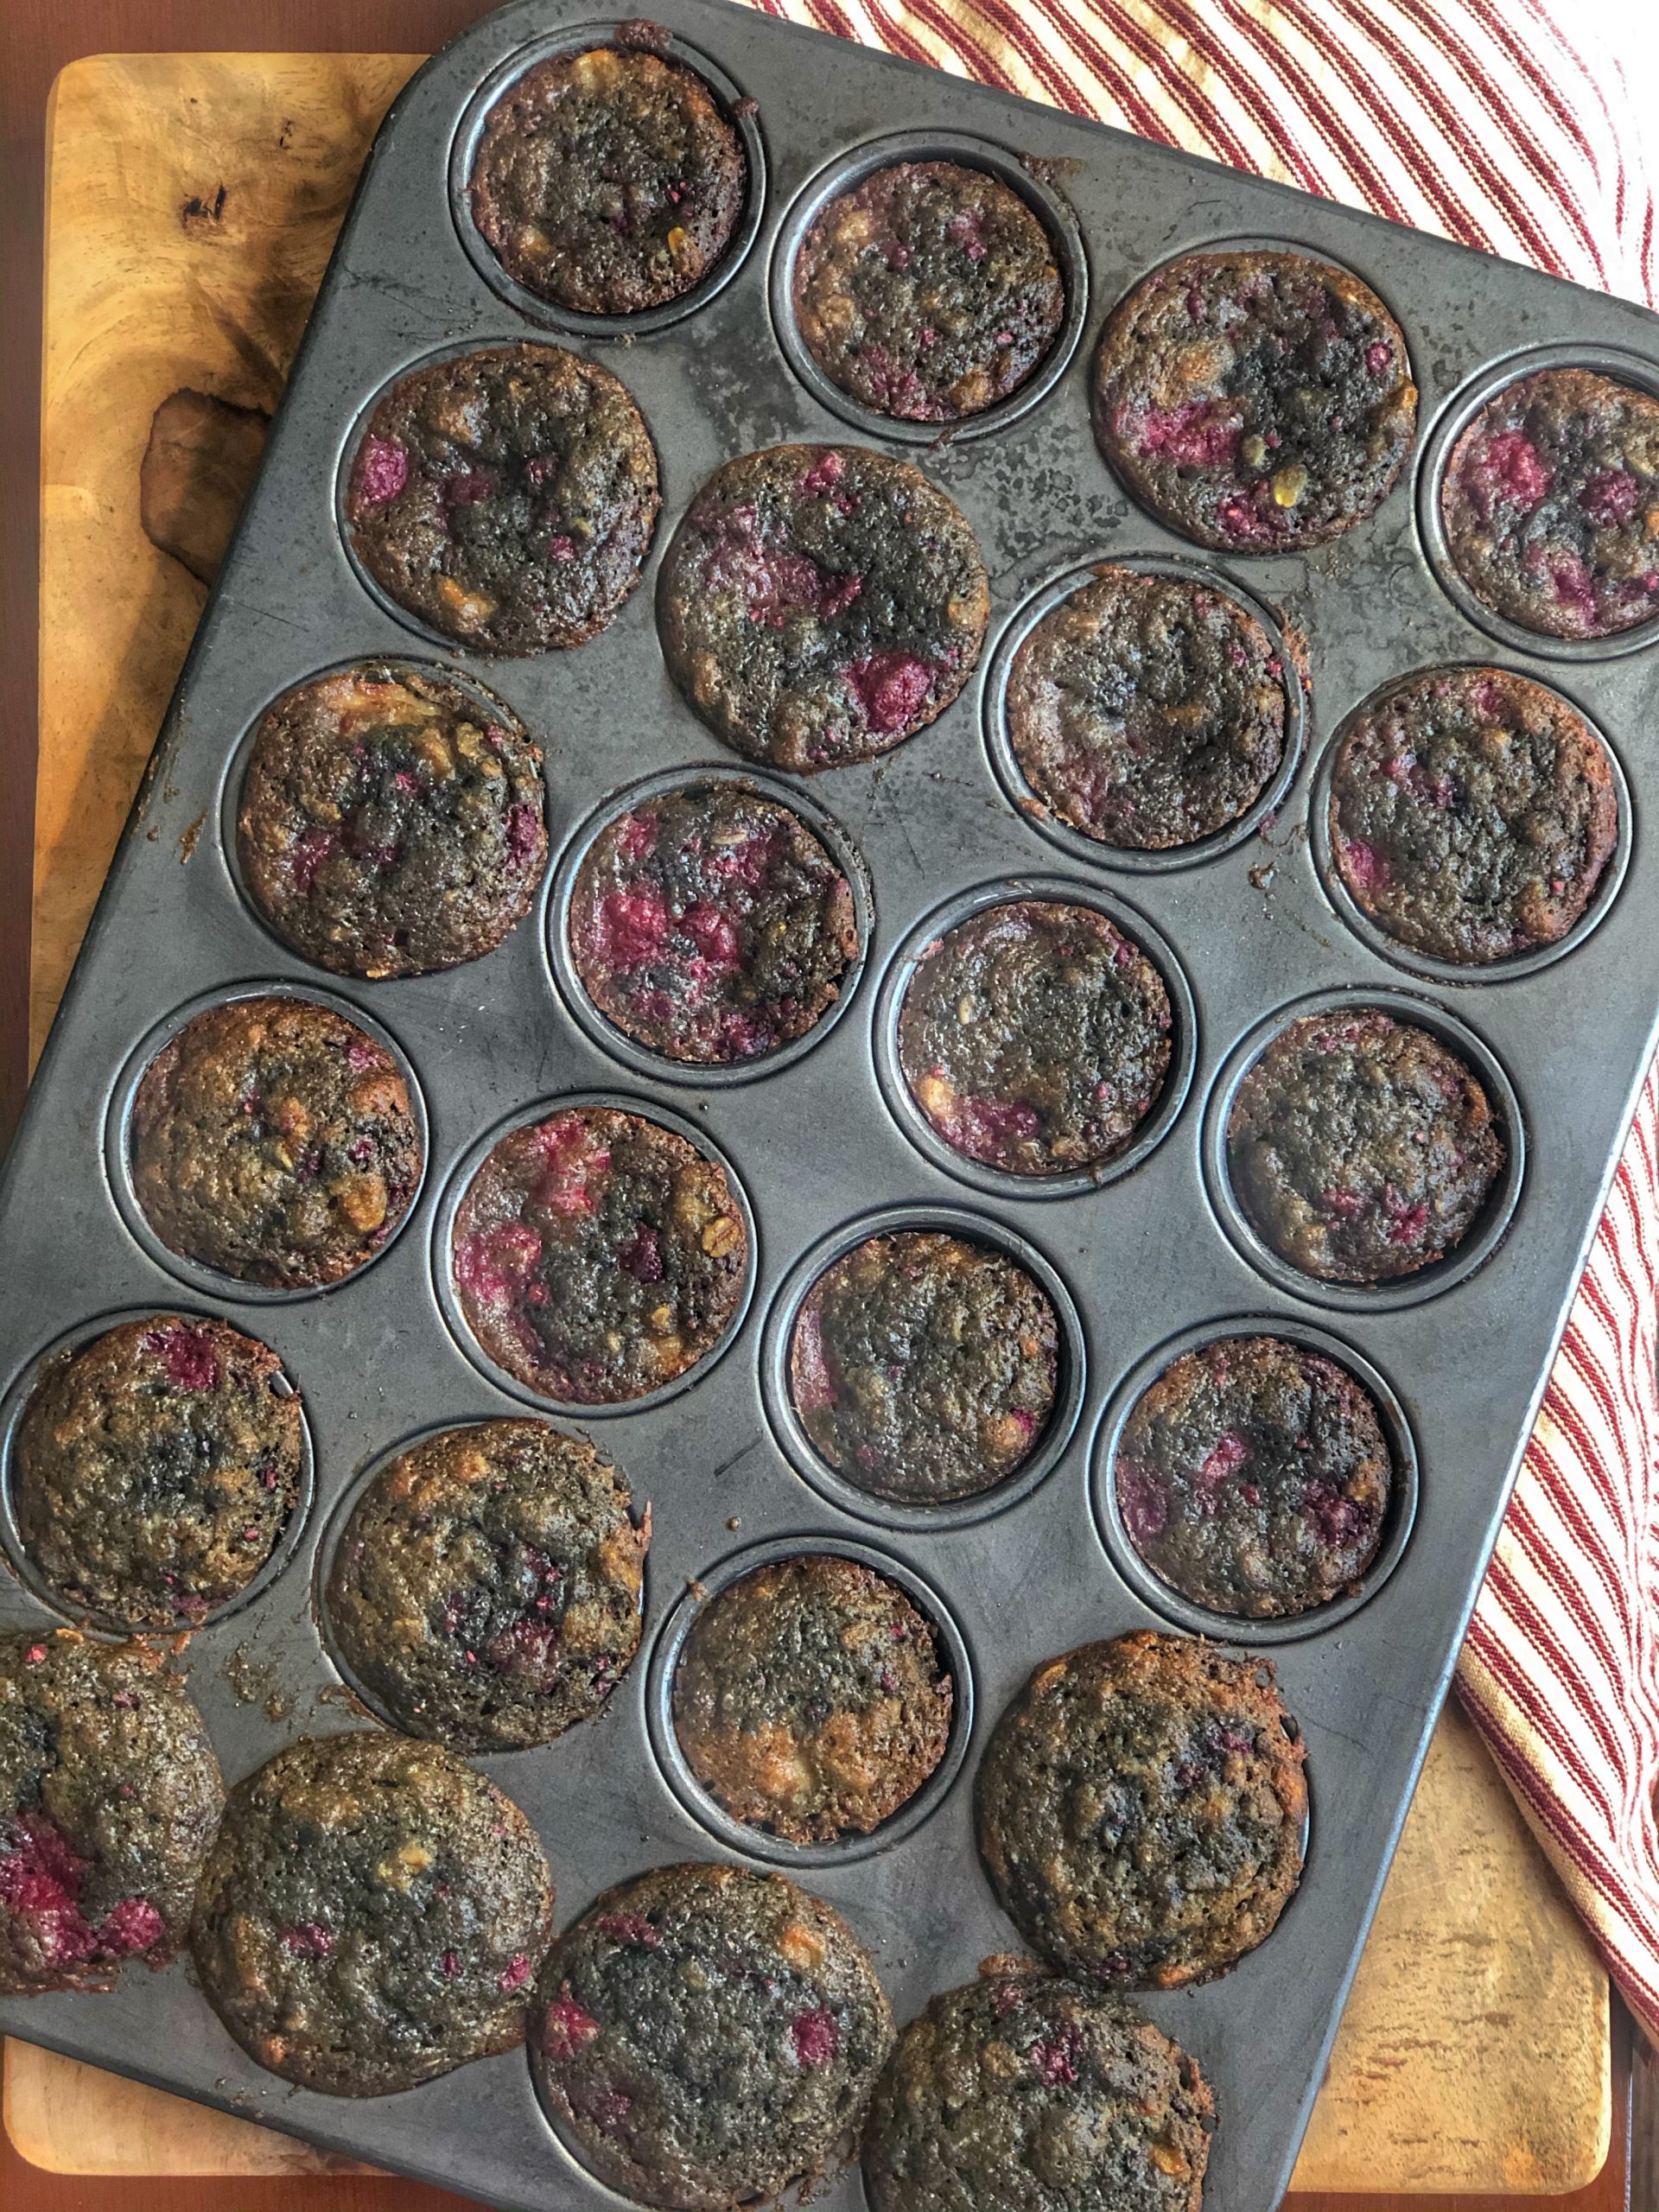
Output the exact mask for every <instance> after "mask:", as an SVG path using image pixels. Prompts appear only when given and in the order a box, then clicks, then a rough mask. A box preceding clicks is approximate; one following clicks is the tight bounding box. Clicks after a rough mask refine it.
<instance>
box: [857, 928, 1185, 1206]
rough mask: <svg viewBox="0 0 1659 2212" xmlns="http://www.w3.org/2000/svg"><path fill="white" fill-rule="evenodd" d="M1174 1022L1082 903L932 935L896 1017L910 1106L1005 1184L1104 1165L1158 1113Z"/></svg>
mask: <svg viewBox="0 0 1659 2212" xmlns="http://www.w3.org/2000/svg"><path fill="white" fill-rule="evenodd" d="M1172 1027H1173V1015H1172V1014H1171V1012H1170V1004H1169V994H1168V992H1167V991H1166V989H1165V988H1164V982H1163V978H1162V977H1161V976H1160V975H1159V973H1158V970H1157V969H1155V968H1154V966H1153V964H1152V963H1151V961H1150V960H1148V959H1147V956H1146V954H1145V953H1144V952H1142V951H1141V948H1140V946H1139V945H1137V944H1132V943H1131V942H1130V940H1129V939H1128V938H1126V937H1125V936H1124V935H1123V934H1122V931H1120V930H1119V929H1118V928H1117V927H1116V925H1114V924H1113V923H1112V922H1111V921H1110V920H1109V918H1107V916H1106V915H1104V914H1103V913H1100V912H1097V911H1096V909H1095V908H1094V907H1092V906H1076V905H1071V904H1067V903H1061V902H1058V901H1055V900H1046V899H1009V900H1007V902H1006V903H1005V904H1003V905H1001V906H988V907H986V908H985V909H984V910H983V911H982V912H979V913H977V914H973V915H970V916H969V918H968V919H967V920H966V921H964V922H958V923H957V925H956V926H955V927H954V928H952V929H950V930H947V931H946V932H945V934H944V936H943V937H941V938H936V939H935V940H934V942H933V943H932V944H930V945H929V946H928V947H927V949H926V950H925V952H924V953H923V954H922V957H921V958H920V959H919V960H918V962H917V963H916V972H915V974H914V975H913V976H912V978H911V981H910V983H909V986H908V988H906V992H905V999H904V1004H903V1007H901V1008H900V1011H899V1067H900V1069H901V1071H902V1072H903V1075H904V1078H905V1081H906V1084H907V1085H908V1086H909V1089H910V1092H911V1095H912V1097H913V1098H914V1099H915V1101H916V1103H917V1105H918V1107H919V1108H920V1109H921V1110H922V1112H923V1114H924V1115H925V1116H926V1117H927V1120H928V1122H930V1123H931V1126H932V1127H933V1128H935V1129H936V1130H937V1131H938V1134H939V1135H940V1136H941V1137H943V1138H944V1141H945V1143H946V1144H948V1145H949V1146H950V1148H951V1149H952V1151H954V1152H959V1153H961V1154H963V1156H964V1157H965V1158H967V1159H969V1160H978V1161H980V1162H982V1164H983V1165H984V1166H988V1167H997V1168H1000V1169H1001V1171H1002V1172H1003V1173H1005V1174H1009V1175H1066V1174H1076V1173H1078V1172H1079V1171H1080V1170H1092V1169H1097V1168H1103V1167H1104V1166H1107V1165H1108V1164H1109V1162H1110V1161H1111V1160H1115V1159H1116V1157H1117V1155H1118V1154H1120V1153H1121V1152H1122V1151H1124V1150H1125V1149H1126V1148H1127V1147H1128V1145H1129V1144H1130V1142H1131V1141H1133V1139H1134V1136H1135V1131H1136V1129H1137V1128H1139V1127H1140V1126H1141V1122H1144V1121H1145V1120H1146V1118H1147V1115H1148V1114H1150V1113H1151V1112H1152V1110H1153V1109H1154V1106H1155V1105H1156V1104H1157V1103H1158V1098H1159V1096H1160V1093H1161V1091H1162V1090H1163V1086H1164V1078H1165V1077H1166V1074H1167V1073H1168V1070H1169V1062H1170V1032H1171V1029H1172Z"/></svg>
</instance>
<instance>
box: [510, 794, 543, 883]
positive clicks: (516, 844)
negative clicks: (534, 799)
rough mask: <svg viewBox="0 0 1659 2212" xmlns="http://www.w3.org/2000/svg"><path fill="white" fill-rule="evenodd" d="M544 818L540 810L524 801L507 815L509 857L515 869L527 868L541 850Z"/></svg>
mask: <svg viewBox="0 0 1659 2212" xmlns="http://www.w3.org/2000/svg"><path fill="white" fill-rule="evenodd" d="M541 842H542V817H541V813H540V810H539V809H537V808H536V807H533V806H530V805H527V804H525V803H524V801H523V800H520V801H519V803H518V804H517V805H516V806H514V807H512V809H511V810H509V812H508V815H507V857H508V859H509V860H511V861H512V864H513V866H514V867H515V868H524V867H525V866H526V865H527V864H528V863H529V861H531V860H532V859H533V858H534V857H535V855H536V854H537V851H538V850H539V849H540V847H541Z"/></svg>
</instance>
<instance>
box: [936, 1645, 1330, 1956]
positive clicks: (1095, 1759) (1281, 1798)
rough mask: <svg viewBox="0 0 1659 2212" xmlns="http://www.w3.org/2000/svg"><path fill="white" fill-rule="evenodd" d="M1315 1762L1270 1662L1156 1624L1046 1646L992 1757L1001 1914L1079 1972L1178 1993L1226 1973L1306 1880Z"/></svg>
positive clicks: (983, 1827)
mask: <svg viewBox="0 0 1659 2212" xmlns="http://www.w3.org/2000/svg"><path fill="white" fill-rule="evenodd" d="M1302 1759H1303V1751H1302V1745H1301V1740H1300V1736H1298V1735H1297V1734H1296V1733H1295V1732H1294V1724H1293V1723H1292V1722H1291V1720H1290V1719H1289V1716H1288V1715H1287V1713H1286V1711H1285V1708H1284V1706H1283V1704H1282V1703H1281V1700H1280V1697H1279V1694H1278V1692H1277V1690H1275V1689H1274V1688H1273V1669H1272V1668H1271V1667H1270V1666H1268V1664H1266V1663H1265V1662H1255V1663H1252V1662H1247V1661H1243V1660H1237V1659H1229V1658H1226V1657H1224V1656H1223V1655H1222V1654H1221V1653H1220V1652H1219V1651H1217V1650H1215V1649H1212V1648H1211V1646H1210V1645H1209V1644H1207V1643H1199V1642H1198V1641H1197V1640H1196V1639H1194V1638H1192V1637H1173V1636H1155V1635H1153V1634H1152V1633H1150V1632H1149V1631H1147V1630H1141V1631H1139V1632H1137V1633H1136V1634H1135V1635H1133V1636H1123V1637H1118V1639H1117V1640H1116V1643H1090V1644H1084V1646H1083V1647H1082V1648H1081V1649H1078V1650H1076V1651H1071V1652H1067V1653H1066V1654H1065V1656H1063V1657H1061V1658H1058V1659H1052V1660H1050V1661H1049V1662H1047V1663H1046V1665H1044V1666H1041V1667H1039V1669H1037V1671H1036V1673H1035V1674H1034V1675H1033V1676H1032V1678H1031V1680H1030V1681H1029V1682H1028V1683H1027V1686H1026V1688H1025V1689H1024V1690H1023V1691H1022V1692H1021V1694H1020V1696H1019V1697H1018V1698H1016V1699H1015V1700H1014V1703H1013V1704H1012V1705H1011V1706H1010V1707H1008V1709H1007V1712H1006V1713H1004V1714H1003V1716H1002V1719H1001V1720H1000V1721H999V1722H998V1724H997V1728H996V1733H995V1735H994V1736H993V1737H992V1738H991V1742H990V1745H989V1747H988V1750H987V1751H986V1753H985V1758H984V1761H983V1763H982V1765H981V1768H980V1771H979V1789H978V1815H979V1839H980V1848H981V1850H982V1852H983V1853H984V1855H985V1862H986V1865H987V1866H988V1867H989V1869H990V1872H991V1878H992V1879H993V1881H994V1882H995V1885H996V1892H997V1895H998V1897H1000V1898H1001V1903H1002V1906H1003V1910H1005V1911H1006V1912H1007V1915H1008V1916H1009V1917H1010V1919H1012V1920H1013V1921H1014V1923H1015V1925H1016V1926H1017V1927H1018V1928H1019V1929H1020V1933H1021V1934H1022V1935H1023V1936H1025V1937H1026V1938H1027V1941H1028V1942H1032V1943H1034V1944H1035V1945H1036V1946H1037V1948H1039V1950H1040V1951H1041V1952H1042V1953H1043V1954H1044V1955H1045V1956H1046V1958H1048V1959H1051V1960H1052V1961H1053V1963H1054V1964H1055V1965H1056V1966H1057V1967H1059V1968H1060V1969H1061V1970H1062V1971H1063V1972H1065V1973H1067V1974H1076V1975H1077V1976H1078V1977H1079V1979H1082V1980H1096V1981H1101V1982H1106V1983H1110V1984H1116V1985H1117V1986H1122V1987H1125V1988H1135V1989H1171V1988H1175V1987H1177V1986H1179V1985H1180V1984H1182V1983H1184V1982H1191V1981H1208V1980H1213V1979H1214V1978H1215V1976H1216V1975H1217V1974H1225V1973H1226V1972H1227V1970H1228V1968H1229V1967H1232V1966H1235V1965H1236V1963H1237V1961H1239V1960H1240V1959H1241V1958H1242V1957H1243V1955H1244V1954H1245V1952H1247V1951H1249V1950H1253V1949H1254V1948H1255V1946H1256V1945H1257V1944H1258V1943H1260V1942H1262V1940H1263V1939H1264V1938H1265V1937H1266V1936H1269V1935H1271V1933H1272V1932H1273V1929H1274V1925H1275V1924H1276V1923H1277V1921H1278V1918H1279V1916H1280V1914H1281V1912H1282V1911H1283V1910H1284V1908H1285V1905H1286V1904H1287V1902H1288V1900H1289V1898H1290V1897H1291V1895H1292V1894H1293V1892H1294V1890H1295V1888H1296V1885H1297V1883H1298V1881H1299V1880H1300V1877H1301V1871H1302V1827H1303V1822H1304V1820H1305V1818H1306V1812H1307V1785H1306V1782H1305V1781H1304V1780H1303V1777H1302Z"/></svg>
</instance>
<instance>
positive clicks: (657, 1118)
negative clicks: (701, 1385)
mask: <svg viewBox="0 0 1659 2212" xmlns="http://www.w3.org/2000/svg"><path fill="white" fill-rule="evenodd" d="M594 1109H605V1110H608V1111H612V1112H615V1113H619V1114H626V1115H628V1116H631V1117H632V1118H633V1119H635V1120H637V1121H642V1122H654V1123H656V1124H657V1126H658V1127H659V1128H664V1129H666V1130H668V1131H669V1132H670V1133H671V1135H675V1136H677V1137H683V1139H684V1140H685V1141H686V1143H688V1144H689V1145H690V1146H691V1147H692V1148H693V1150H694V1151H696V1153H698V1154H700V1155H701V1156H702V1158H703V1159H704V1160H709V1161H710V1162H712V1164H713V1165H714V1166H716V1167H717V1168H719V1170H720V1171H721V1174H722V1175H723V1176H724V1177H725V1179H726V1186H727V1188H728V1191H729V1192H731V1194H732V1201H733V1204H734V1205H735V1207H736V1208H737V1212H738V1217H739V1219H740V1220H741V1222H742V1224H743V1233H744V1236H745V1238H746V1240H747V1243H746V1247H745V1253H744V1262H743V1275H742V1280H741V1284H740V1286H739V1289H738V1294H737V1301H736V1303H735V1305H734V1306H733V1308H732V1311H731V1313H730V1315H729V1317H728V1319H727V1322H726V1325H725V1327H724V1328H723V1329H722V1330H721V1332H720V1334H719V1336H718V1337H717V1338H715V1341H714V1343H713V1344H710V1345H709V1349H708V1351H706V1352H704V1353H703V1354H702V1357H701V1358H698V1359H694V1360H693V1361H692V1362H691V1363H690V1366H689V1367H687V1368H685V1369H683V1370H682V1371H681V1373H679V1374H678V1375H676V1376H673V1377H672V1379H671V1381H669V1382H667V1383H658V1386H657V1388H656V1389H654V1390H645V1391H642V1392H641V1393H640V1394H639V1396H638V1397H635V1398H616V1399H609V1400H604V1401H601V1402H589V1401H588V1400H584V1399H569V1398H550V1397H547V1396H545V1395H543V1394H542V1393H541V1392H539V1391H536V1390H532V1389H531V1387H530V1386H529V1384H528V1383H521V1382H520V1381H519V1380H518V1376H516V1375H513V1374H512V1373H510V1372H509V1371H508V1370H507V1369H506V1368H505V1367H499V1366H498V1365H497V1364H496V1363H495V1362H494V1361H493V1359H492V1358H491V1357H490V1356H489V1354H488V1353H487V1352H486V1351H485V1349H484V1347H483V1345H482V1344H480V1343H479V1341H478V1339H477V1338H476V1337H475V1336H474V1334H473V1332H472V1328H471V1325H469V1323H468V1322H467V1317H466V1314H465V1313H464V1312H463V1310H462V1308H461V1300H460V1298H459V1296H458V1295H457V1294H456V1290H455V1285H454V1271H453V1269H452V1268H451V1267H450V1264H449V1253H450V1240H451V1236H452V1234H453V1232H454V1220H455V1215H456V1214H457V1212H458V1211H460V1207H461V1200H462V1199H463V1198H465V1197H466V1195H467V1192H468V1190H470V1188H471V1187H472V1184H473V1181H474V1178H475V1177H476V1175H477V1174H478V1172H479V1170H480V1168H481V1167H482V1166H483V1165H484V1163H485V1161H486V1160H487V1159H488V1158H489V1156H490V1154H492V1153H493V1151H494V1149H495V1147H496V1146H497V1145H498V1144H499V1143H501V1142H502V1141H503V1140H504V1139H505V1138H506V1137H509V1136H511V1135H512V1134H513V1132H514V1131H515V1130H518V1129H522V1128H529V1127H530V1126H531V1124H532V1123H536V1122H545V1121H547V1120H550V1118H551V1116H553V1115H555V1114H565V1113H581V1112H584V1111H590V1110H594ZM759 1274H760V1238H759V1233H758V1231H757V1230H756V1227H755V1219H754V1209H753V1205H752V1204H751V1203H750V1199H749V1194H748V1192H747V1188H746V1187H745V1185H744V1183H743V1180H742V1178H741V1176H740V1175H739V1173H738V1172H737V1170H736V1168H735V1167H734V1166H733V1165H732V1161H731V1158H730V1155H729V1154H728V1153H727V1152H726V1150H725V1148H724V1147H723V1146H721V1145H720V1144H718V1143H717V1142H716V1141H715V1139H714V1138H713V1137H712V1136H711V1135H709V1132H708V1130H707V1129H704V1128H699V1127H698V1126H697V1124H696V1122H690V1121H688V1120H686V1119H685V1118H684V1116H682V1115H680V1114H677V1113H676V1112H675V1111H674V1109H672V1108H671V1107H669V1106H664V1105H663V1104H661V1103H659V1102H658V1100H656V1099H654V1098H645V1097H640V1096H636V1095H631V1094H628V1093H626V1092H622V1091H618V1090H607V1089H602V1088H595V1087H593V1086H589V1087H588V1088H586V1089H583V1090H567V1091H555V1092H551V1093H549V1094H547V1095H546V1096H542V1097H539V1098H537V1099H533V1100H531V1101H530V1102H529V1103H527V1104H524V1105H521V1106H515V1107H514V1108H512V1110H511V1111H510V1112H508V1113H506V1114H504V1115H502V1116H499V1118H498V1119H497V1120H496V1121H495V1122H493V1123H492V1124H491V1126H490V1127H489V1128H486V1130H484V1131H483V1133H482V1134H481V1135H479V1136H476V1137H474V1139H473V1140H472V1141H471V1142H470V1143H468V1144H467V1145H466V1146H464V1147H462V1149H461V1151H460V1152H459V1153H458V1154H456V1155H455V1157H454V1160H452V1161H451V1163H450V1165H449V1167H448V1170H447V1172H446V1173H445V1176H444V1179H443V1184H442V1188H441V1190H440V1191H439V1193H438V1198H437V1203H436V1204H435V1205H434V1207H433V1209H432V1222H431V1227H430V1230H429V1235H428V1238H427V1285H428V1287H429V1290H430V1292H431V1294H432V1297H433V1300H434V1301H435V1304H436V1306H437V1309H438V1311H439V1313H441V1314H442V1317H443V1323H444V1326H445V1327H446V1329H447V1330H448V1332H449V1335H450V1337H451V1338H452V1339H453V1340H454V1344H455V1347H456V1349H457V1351H459V1352H460V1353H461V1357H463V1358H464V1359H465V1360H467V1363H469V1364H470V1365H471V1366H472V1367H473V1368H474V1369H475V1370H477V1372H478V1373H479V1375H480V1376H482V1378H483V1379H484V1381H485V1382H486V1383H493V1385H494V1386H495V1388H496V1389H498V1390H500V1391H503V1392H505V1395H507V1396H508V1397H510V1398H516V1399H517V1400H518V1402H519V1404H520V1405H523V1406H528V1407H529V1408H531V1411H532V1412H534V1413H539V1414H546V1415H550V1416H551V1417H552V1418H553V1419H554V1420H555V1421H573V1422H581V1421H607V1420H611V1419H613V1418H614V1417H615V1416H616V1415H618V1414H638V1413H645V1412H648V1411H650V1410H651V1409H652V1408H654V1407H657V1406H662V1405H666V1404H667V1403H668V1402H669V1401H670V1400H671V1398H677V1397H678V1396H679V1395H680V1393H681V1392H682V1391H683V1390H687V1389H690V1387H691V1385H692V1383H698V1382H701V1381H702V1378H703V1376H706V1375H707V1374H709V1371H710V1370H712V1369H713V1368H714V1366H715V1363H717V1362H718V1361H720V1360H721V1359H723V1358H724V1357H726V1355H727V1353H728V1351H730V1350H731V1348H732V1346H733V1345H734V1344H735V1343H736V1341H737V1339H738V1338H739V1337H740V1336H741V1334H742V1332H743V1328H744V1325H745V1323H746V1322H747V1319H748V1318H749V1310H750V1308H751V1306H753V1302H754V1288H755V1283H756V1281H757V1279H758V1277H759ZM480 1418H482V1416H480Z"/></svg>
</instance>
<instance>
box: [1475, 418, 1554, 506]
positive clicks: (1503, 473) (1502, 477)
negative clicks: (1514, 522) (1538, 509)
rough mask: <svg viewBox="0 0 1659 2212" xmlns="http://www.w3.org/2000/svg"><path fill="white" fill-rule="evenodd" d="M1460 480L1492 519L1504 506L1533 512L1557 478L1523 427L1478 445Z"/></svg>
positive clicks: (1502, 431) (1495, 436)
mask: <svg viewBox="0 0 1659 2212" xmlns="http://www.w3.org/2000/svg"><path fill="white" fill-rule="evenodd" d="M1554 480H1555V478H1554V471H1553V470H1552V469H1551V468H1550V467H1549V465H1548V462H1547V461H1545V460H1544V459H1543V456H1542V455H1541V454H1540V453H1539V451H1538V448H1537V447H1536V446H1535V445H1534V443H1533V442H1532V440H1531V439H1530V438H1529V437H1528V436H1527V435H1526V433H1525V432H1524V431H1523V430H1499V431H1497V432H1496V433H1495V434H1494V435H1492V436H1491V437H1490V438H1485V439H1483V440H1482V442H1481V443H1480V444H1479V445H1478V446H1477V447H1476V448H1475V449H1474V451H1473V452H1472V453H1471V454H1470V456H1469V458H1468V460H1467V461H1465V463H1464V465H1463V470H1462V473H1461V474H1460V476H1459V484H1460V485H1461V486H1462V488H1463V490H1464V492H1465V493H1466V494H1467V496H1468V499H1469V500H1470V503H1471V505H1472V506H1473V507H1474V509H1475V512H1477V513H1478V515H1479V516H1480V518H1481V519H1482V521H1483V522H1490V521H1491V518H1492V516H1493V515H1494V513H1495V512H1497V508H1498V507H1499V505H1507V506H1511V507H1514V508H1515V509H1516V512H1518V513H1521V514H1523V515H1524V514H1530V513H1531V512H1532V511H1533V509H1534V508H1535V506H1537V505H1538V504H1539V502H1540V501H1541V499H1543V498H1544V497H1545V495H1546V494H1547V493H1548V490H1549V487H1550V486H1551V485H1552V484H1553V483H1554Z"/></svg>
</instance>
